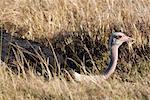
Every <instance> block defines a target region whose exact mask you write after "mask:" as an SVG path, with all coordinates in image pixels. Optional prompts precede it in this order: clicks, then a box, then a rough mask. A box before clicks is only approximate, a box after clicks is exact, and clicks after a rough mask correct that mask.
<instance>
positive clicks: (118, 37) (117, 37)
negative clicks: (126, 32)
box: [114, 35, 122, 39]
mask: <svg viewBox="0 0 150 100" xmlns="http://www.w3.org/2000/svg"><path fill="white" fill-rule="evenodd" d="M114 38H116V39H120V38H122V36H121V35H119V36H114Z"/></svg>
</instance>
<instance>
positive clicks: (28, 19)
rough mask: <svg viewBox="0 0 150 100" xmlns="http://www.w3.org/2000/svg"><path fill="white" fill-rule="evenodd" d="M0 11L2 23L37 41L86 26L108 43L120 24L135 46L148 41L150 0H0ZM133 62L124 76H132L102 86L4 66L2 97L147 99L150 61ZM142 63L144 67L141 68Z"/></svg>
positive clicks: (9, 99)
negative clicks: (25, 72)
mask: <svg viewBox="0 0 150 100" xmlns="http://www.w3.org/2000/svg"><path fill="white" fill-rule="evenodd" d="M0 13H1V14H0V25H1V26H3V27H4V28H5V29H6V31H7V32H8V33H12V34H13V35H16V36H19V37H21V38H27V39H31V40H35V41H36V39H42V38H45V37H46V38H48V39H53V38H55V36H57V35H59V34H66V33H67V32H76V31H79V32H82V31H84V32H85V31H86V32H87V33H88V34H89V35H90V36H91V37H93V38H94V37H95V35H98V36H99V37H100V38H101V39H102V40H103V44H105V45H106V43H107V40H108V36H109V33H110V32H113V31H120V30H121V31H124V32H127V34H128V35H132V36H133V37H134V38H135V39H136V40H137V41H136V44H135V45H136V46H139V45H146V46H150V41H149V39H150V35H149V34H150V32H149V30H150V27H149V25H150V23H149V22H150V16H149V15H150V1H149V0H134V1H132V0H1V1H0ZM67 34H69V33H67ZM141 59H142V58H141ZM100 62H104V61H100ZM134 66H136V67H134V68H133V69H134V70H133V71H131V72H130V74H129V75H128V76H126V78H128V80H130V81H129V82H128V81H121V80H120V79H119V77H118V76H117V74H115V75H116V76H115V75H114V76H113V78H112V79H109V80H107V81H104V82H102V83H101V84H100V86H99V85H97V84H94V83H91V84H84V83H76V82H68V81H66V80H65V79H64V78H63V77H61V80H60V79H58V77H55V78H54V79H52V80H49V81H45V80H44V79H43V77H37V76H35V75H34V74H33V73H32V72H29V75H27V76H22V75H20V74H19V75H14V74H12V73H11V72H10V71H8V70H6V69H7V67H6V66H1V67H0V100H13V99H14V100H24V99H25V100H28V99H29V100H33V99H37V100H38V99H39V100H41V99H77V100H78V99H79V100H80V99H81V100H87V99H92V100H93V99H95V100H99V99H115V100H116V99H119V100H120V99H121V100H122V99H124V100H135V99H142V100H149V99H150V74H149V71H150V69H149V66H150V63H149V61H144V62H142V61H141V62H139V63H138V64H137V65H134ZM127 67H132V66H130V65H129V64H127ZM141 68H142V71H141V73H140V72H138V71H137V70H138V69H141ZM136 69H137V70H136Z"/></svg>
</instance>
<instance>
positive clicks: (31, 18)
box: [0, 0, 150, 44]
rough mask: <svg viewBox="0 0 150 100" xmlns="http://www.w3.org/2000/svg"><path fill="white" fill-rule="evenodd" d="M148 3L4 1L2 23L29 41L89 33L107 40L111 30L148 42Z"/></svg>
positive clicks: (0, 5) (115, 0)
mask: <svg viewBox="0 0 150 100" xmlns="http://www.w3.org/2000/svg"><path fill="white" fill-rule="evenodd" d="M149 5H150V2H149V0H134V1H132V0H129V1H126V0H125V1H124V0H101V1H99V0H86V1H85V0H55V1H54V0H1V2H0V13H1V15H0V22H1V24H4V26H5V28H6V29H7V30H8V31H10V32H16V33H18V34H19V35H20V34H21V35H25V34H27V33H28V34H27V35H25V36H28V37H30V39H34V38H40V37H49V38H53V37H54V35H58V33H61V32H66V31H67V32H68V31H69V32H73V31H87V32H88V33H89V34H90V35H91V36H93V35H95V34H99V35H100V36H101V37H102V38H106V37H108V34H109V33H110V32H112V31H120V30H121V31H124V32H127V33H128V34H130V35H133V36H134V37H135V38H136V39H137V41H138V44H142V43H147V41H146V40H145V39H143V38H145V37H144V36H148V38H149V35H148V34H150V33H149V20H150V16H149V14H150V6H149Z"/></svg>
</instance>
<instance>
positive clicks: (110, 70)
mask: <svg viewBox="0 0 150 100" xmlns="http://www.w3.org/2000/svg"><path fill="white" fill-rule="evenodd" d="M118 48H119V47H118V46H116V45H114V46H112V47H111V56H110V62H109V65H108V67H107V69H106V70H105V72H104V74H103V76H104V78H105V79H107V78H108V77H109V76H110V75H111V74H112V73H113V72H114V71H115V69H116V65H117V60H118Z"/></svg>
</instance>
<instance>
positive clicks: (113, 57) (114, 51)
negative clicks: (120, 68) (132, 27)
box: [71, 32, 135, 82]
mask: <svg viewBox="0 0 150 100" xmlns="http://www.w3.org/2000/svg"><path fill="white" fill-rule="evenodd" d="M134 41H135V39H134V38H131V37H129V36H127V35H126V34H125V33H123V32H113V33H112V34H111V36H110V39H109V46H108V47H109V51H110V60H109V65H108V67H107V68H106V70H105V71H104V72H103V73H102V74H101V75H82V74H79V73H77V72H75V71H71V76H72V77H73V78H74V80H76V81H78V82H82V81H84V82H85V81H86V82H89V81H94V82H95V80H106V79H108V78H109V77H110V76H111V75H112V74H113V72H114V71H115V69H116V66H117V61H118V49H119V47H120V46H121V45H122V44H123V43H124V42H127V43H134Z"/></svg>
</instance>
